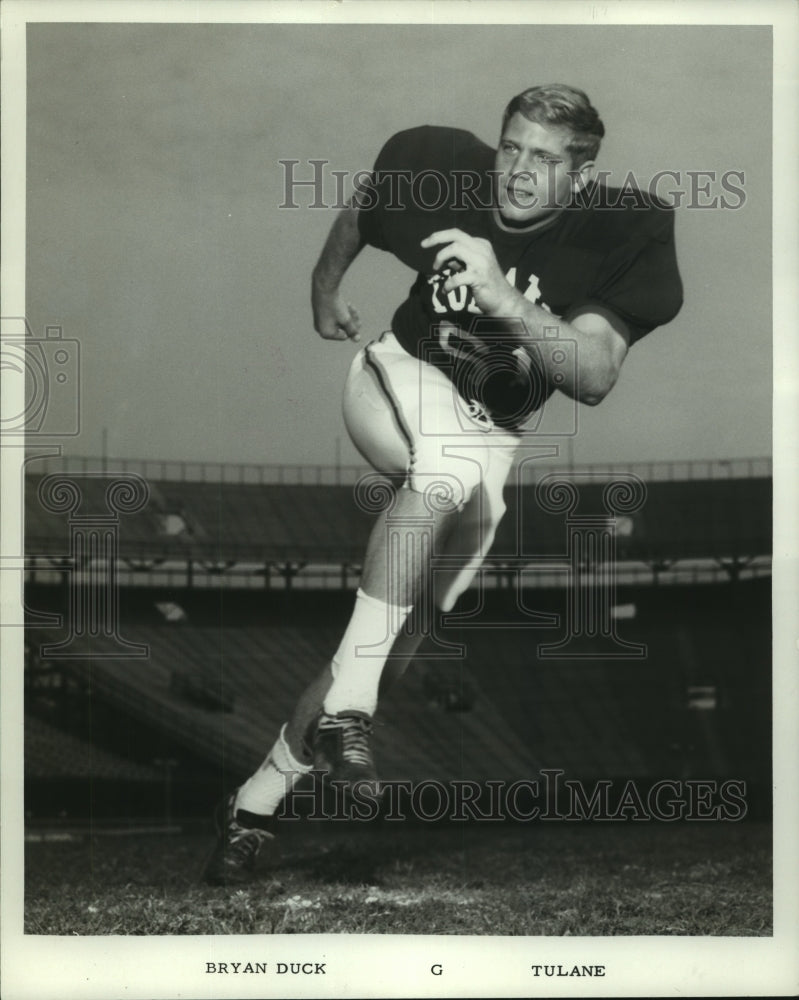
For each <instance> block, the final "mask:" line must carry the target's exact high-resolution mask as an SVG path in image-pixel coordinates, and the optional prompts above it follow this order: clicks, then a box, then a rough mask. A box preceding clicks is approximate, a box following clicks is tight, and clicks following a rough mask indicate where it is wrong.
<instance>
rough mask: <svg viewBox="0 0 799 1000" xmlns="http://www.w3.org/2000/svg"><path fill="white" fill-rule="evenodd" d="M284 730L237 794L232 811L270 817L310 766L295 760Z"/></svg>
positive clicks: (283, 729) (284, 728) (284, 729)
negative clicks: (241, 810) (244, 811)
mask: <svg viewBox="0 0 799 1000" xmlns="http://www.w3.org/2000/svg"><path fill="white" fill-rule="evenodd" d="M285 733H286V727H285V726H283V728H282V729H281V730H280V735H279V736H278V738H277V740H276V741H275V745H274V746H273V747H272V749H271V750H270V751H269V754H268V755H267V758H266V760H265V761H264V762H263V764H261V766H260V767H259V768H258V770H257V771H256V772H255V774H253V775H252V777H250V778H248V779H247V781H245V782H244V784H243V785H242V786H241V788H239V790H238V792H236V804H235V806H234V809H246V810H247V812H251V813H256V814H257V815H258V816H271V815H272V814H273V813H274V812H275V811H276V810H277V807H278V806H279V805H280V803H281V802H282V801H283V799H284V798H285V797H286V795H287V794H288V793H289V792H290V791H291V789H292V788H293V787H294V786H295V785H296V784H297V782H298V781H299V780H300V778H301V777H302V776H303V775H304V774H307V773H308V772H309V771H310V770H311V765H309V764H301V763H300V762H299V761H298V760H295V758H294V755H293V754H292V752H291V750H289V745H288V743H287V742H286V737H285Z"/></svg>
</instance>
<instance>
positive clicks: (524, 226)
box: [491, 208, 563, 236]
mask: <svg viewBox="0 0 799 1000" xmlns="http://www.w3.org/2000/svg"><path fill="white" fill-rule="evenodd" d="M562 212H563V209H562V208H555V209H553V210H552V211H551V212H547V214H546V215H543V216H541V217H540V218H537V219H534V220H533V221H532V222H526V223H517V224H515V223H513V222H509V221H508V220H507V219H503V217H502V215H501V214H500V212H499V210H498V209H496V208H493V209H492V210H491V215H492V218H493V220H494V225H495V226H496V227H497V229H499V230H501V231H502V232H503V233H518V234H519V235H525V236H528V235H530V234H531V233H538V232H540V231H541V230H544V229H549V227H550V226H551V225H553V224H554V223H555V222H557V221H558V219H559V218H560V217H561V214H562Z"/></svg>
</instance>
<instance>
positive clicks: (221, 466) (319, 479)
mask: <svg viewBox="0 0 799 1000" xmlns="http://www.w3.org/2000/svg"><path fill="white" fill-rule="evenodd" d="M28 468H29V470H30V471H31V473H34V474H39V473H41V474H46V473H51V472H59V473H87V472H92V473H104V474H107V475H109V476H113V475H117V474H119V473H123V472H135V473H137V474H138V475H140V476H142V477H143V478H144V479H146V480H148V481H151V482H158V481H161V482H181V483H228V484H236V485H254V486H257V485H286V486H352V485H353V484H355V483H356V482H358V480H359V479H360V478H361V477H362V476H364V475H367V474H369V473H371V472H372V469H370V468H369V467H368V466H366V465H301V464H297V465H287V464H266V465H257V464H254V463H233V462H191V461H182V460H170V459H148V458H98V457H92V456H80V455H62V456H58V457H47V458H41V459H36V461H35V462H31V463H30V464H29V466H28ZM551 472H575V473H576V472H580V473H585V472H590V473H592V474H594V475H600V476H612V475H614V474H616V473H621V472H626V473H633V474H635V475H637V476H639V477H640V478H641V479H643V480H644V481H645V482H656V481H659V482H663V481H666V482H684V481H692V480H699V479H702V480H707V479H753V478H763V477H765V478H768V477H770V476H771V474H772V460H771V459H770V458H765V457H760V458H732V459H704V460H685V461H678V460H665V461H655V462H610V463H592V464H581V465H570V464H568V463H566V462H561V463H558V464H549V465H545V464H543V463H539V462H526V463H525V464H524V467H523V469H522V482H534V481H535V480H537V479H539V478H541V477H542V476H544V475H546V474H548V473H551Z"/></svg>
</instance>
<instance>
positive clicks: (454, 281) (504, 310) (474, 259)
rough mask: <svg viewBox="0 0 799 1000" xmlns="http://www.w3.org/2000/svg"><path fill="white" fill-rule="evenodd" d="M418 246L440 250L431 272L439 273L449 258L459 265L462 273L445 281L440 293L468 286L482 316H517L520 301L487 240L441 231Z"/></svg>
mask: <svg viewBox="0 0 799 1000" xmlns="http://www.w3.org/2000/svg"><path fill="white" fill-rule="evenodd" d="M421 245H422V246H423V247H424V248H425V249H429V248H430V247H435V246H441V247H442V249H441V250H439V251H438V253H437V254H436V256H435V260H434V261H433V270H434V271H440V270H442V269H443V268H444V266H445V265H446V263H447V261H449V260H450V259H451V258H453V257H454V258H455V259H456V260H458V261H460V262H461V264H463V268H462V270H460V271H458V272H457V273H455V274H451V275H450V276H449V277H448V278H447V280H446V281H445V282H444V284H443V285H442V291H444V292H451V291H452V290H453V289H455V288H460V287H461V286H463V285H468V286H469V288H471V290H472V295H473V296H474V301H475V302H476V304H477V305H478V306H479V307H480V309H481V310H482V312H484V313H486V314H487V315H489V316H516V315H518V312H519V300H520V299H521V298H522V297H521V295H520V294H519V292H517V291H516V289H515V288H514V287H513V286H512V285H510V284H509V283H508V281H507V280H506V278H505V275H504V274H503V273H502V271H501V269H500V266H499V263H498V261H497V258H496V256H495V255H494V249H493V247H492V246H491V244H490V243H489V241H488V240H484V239H481V238H480V237H479V236H470V235H469V234H468V233H464V232H463V230H461V229H441V230H439V231H438V232H435V233H431V235H430V236H428V237H427V238H426V239H424V240H422V244H421Z"/></svg>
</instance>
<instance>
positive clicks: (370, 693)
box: [324, 589, 412, 715]
mask: <svg viewBox="0 0 799 1000" xmlns="http://www.w3.org/2000/svg"><path fill="white" fill-rule="evenodd" d="M411 610H412V607H408V608H401V607H398V606H397V605H394V604H384V603H383V601H378V600H377V598H376V597H370V596H369V595H368V594H365V593H364V592H363V591H362V590H360V589H359V590H358V593H357V594H356V597H355V608H354V609H353V612H352V617H351V618H350V622H349V625H348V626H347V630H346V632H345V633H344V638H343V639H342V640H341V645H340V646H339V648H338V651H337V652H336V655H335V656H334V657H333V664H332V672H333V683H332V685H331V687H330V690H329V691H328V692H327V695H326V697H325V701H324V710H325V711H326V712H327V713H328V714H329V715H335V714H336V712H343V711H345V710H348V709H354V710H356V711H358V712H366V713H367V714H368V715H374V712H375V709H376V708H377V689H378V685H379V684H380V675H381V674H382V673H383V667H384V666H385V664H386V658H387V657H388V654H389V653H390V652H391V647H392V646H393V644H394V639H395V638H396V636H397V635H398V634H399V632H400V631H401V629H402V626H403V625H404V624H405V620H406V619H407V617H408V615H409V614H410V613H411Z"/></svg>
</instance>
